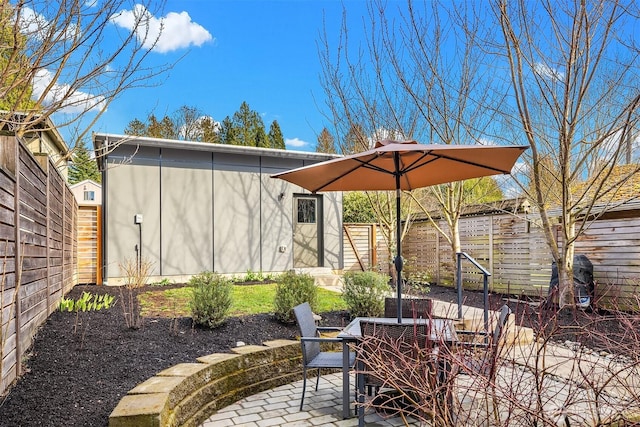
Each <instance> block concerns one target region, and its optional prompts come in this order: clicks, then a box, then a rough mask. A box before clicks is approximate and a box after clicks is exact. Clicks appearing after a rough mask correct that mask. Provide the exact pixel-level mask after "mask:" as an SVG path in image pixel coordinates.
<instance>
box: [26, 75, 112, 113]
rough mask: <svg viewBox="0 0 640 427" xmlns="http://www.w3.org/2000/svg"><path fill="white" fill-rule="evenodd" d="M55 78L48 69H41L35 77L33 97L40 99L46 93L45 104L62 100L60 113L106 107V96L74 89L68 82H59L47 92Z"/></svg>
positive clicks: (95, 109) (58, 110) (96, 109)
mask: <svg viewBox="0 0 640 427" xmlns="http://www.w3.org/2000/svg"><path fill="white" fill-rule="evenodd" d="M52 80H53V74H52V73H51V72H50V71H49V70H47V69H40V70H38V72H37V73H36V75H35V77H34V79H33V96H32V97H33V98H34V99H39V98H40V97H42V96H43V95H44V97H45V98H44V104H45V105H52V104H54V103H56V102H62V105H61V108H59V109H57V112H59V113H82V112H86V111H91V110H94V111H98V110H100V109H102V108H103V107H104V102H105V101H104V97H103V96H99V95H92V94H90V93H86V92H81V91H77V90H75V91H72V90H71V86H69V85H68V84H57V83H54V84H53V86H52V87H51V88H50V89H49V90H48V91H47V92H46V93H45V90H47V87H48V86H49V84H50V83H51V81H52Z"/></svg>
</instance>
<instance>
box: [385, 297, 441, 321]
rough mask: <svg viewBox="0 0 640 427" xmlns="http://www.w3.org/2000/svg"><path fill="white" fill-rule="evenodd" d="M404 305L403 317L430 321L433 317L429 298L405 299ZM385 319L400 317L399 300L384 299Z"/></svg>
mask: <svg viewBox="0 0 640 427" xmlns="http://www.w3.org/2000/svg"><path fill="white" fill-rule="evenodd" d="M401 304H402V317H406V318H410V319H412V318H416V319H420V318H422V319H428V318H429V317H431V306H432V301H431V299H429V298H405V299H403V300H402V302H401ZM384 317H391V318H394V317H398V299H397V298H385V299H384Z"/></svg>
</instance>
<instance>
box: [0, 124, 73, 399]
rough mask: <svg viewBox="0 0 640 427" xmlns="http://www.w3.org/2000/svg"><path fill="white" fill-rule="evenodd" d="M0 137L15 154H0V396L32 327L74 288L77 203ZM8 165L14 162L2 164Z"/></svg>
mask: <svg viewBox="0 0 640 427" xmlns="http://www.w3.org/2000/svg"><path fill="white" fill-rule="evenodd" d="M0 138H1V139H2V141H0V143H1V144H3V145H2V148H3V150H4V151H3V153H5V154H6V153H9V154H10V153H12V152H13V151H12V150H13V149H15V153H18V155H17V156H15V155H14V156H11V155H5V156H0V157H1V158H0V163H2V162H5V164H0V186H1V188H0V274H1V275H2V281H3V284H4V291H3V293H2V298H1V300H2V307H1V310H0V324H2V332H3V333H4V336H3V337H2V345H0V348H1V351H0V359H1V360H2V369H1V371H2V374H1V376H0V394H2V393H3V392H4V391H5V390H6V388H7V387H8V386H9V385H10V384H11V383H12V382H13V381H14V380H15V379H16V378H18V377H19V375H20V369H21V368H20V364H19V363H16V360H20V359H21V358H22V357H23V356H24V354H25V352H26V351H27V350H28V349H29V347H30V346H31V344H32V340H33V336H34V334H35V332H36V330H37V328H38V327H39V326H40V325H41V324H42V323H43V322H44V321H45V320H46V318H47V316H48V315H49V314H50V313H51V311H52V310H53V309H55V307H56V306H57V304H58V302H59V299H60V298H61V297H62V296H63V293H66V292H67V291H68V290H70V289H71V288H72V287H73V285H74V284H75V282H74V281H73V279H74V278H75V275H76V266H75V260H76V253H75V251H76V249H77V247H76V242H77V238H76V230H75V224H76V211H77V204H76V202H75V199H74V197H73V195H72V193H71V190H70V189H69V188H68V186H67V185H66V182H65V181H64V179H63V178H62V177H61V176H60V174H59V173H58V172H57V170H56V169H55V167H54V165H53V164H52V162H51V160H50V159H48V158H47V157H46V156H41V155H39V156H37V158H36V157H34V156H32V155H31V154H30V153H29V151H28V150H27V149H26V147H25V146H24V145H23V144H21V143H19V142H18V141H17V140H16V139H15V138H13V137H0ZM11 161H12V162H14V163H11V164H7V162H11ZM6 171H12V172H13V171H15V173H8V172H6ZM14 177H15V178H14ZM16 214H17V215H16ZM16 216H18V218H19V227H20V232H19V233H18V236H19V241H18V242H15V236H16V230H15V227H16V224H15V218H16ZM16 266H18V268H20V273H19V275H16ZM16 277H19V283H16V280H17V279H16ZM18 288H19V289H18ZM18 295H19V298H16V296H18Z"/></svg>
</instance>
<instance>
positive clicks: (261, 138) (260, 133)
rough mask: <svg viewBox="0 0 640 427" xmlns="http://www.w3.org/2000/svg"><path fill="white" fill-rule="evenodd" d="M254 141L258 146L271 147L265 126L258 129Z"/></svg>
mask: <svg viewBox="0 0 640 427" xmlns="http://www.w3.org/2000/svg"><path fill="white" fill-rule="evenodd" d="M254 143H255V145H256V147H261V148H267V147H269V137H268V136H267V133H266V132H265V131H264V128H258V129H256V136H255V137H254Z"/></svg>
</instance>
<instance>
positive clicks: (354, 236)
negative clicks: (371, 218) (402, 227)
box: [342, 224, 389, 273]
mask: <svg viewBox="0 0 640 427" xmlns="http://www.w3.org/2000/svg"><path fill="white" fill-rule="evenodd" d="M342 234H343V236H342V237H343V253H344V257H343V259H344V266H343V269H344V271H367V270H375V271H380V272H384V273H388V272H389V264H388V260H389V248H388V246H387V244H386V242H385V240H384V236H383V234H382V232H381V231H380V228H379V227H378V226H377V225H376V224H344V225H343V227H342Z"/></svg>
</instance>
